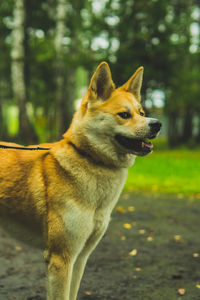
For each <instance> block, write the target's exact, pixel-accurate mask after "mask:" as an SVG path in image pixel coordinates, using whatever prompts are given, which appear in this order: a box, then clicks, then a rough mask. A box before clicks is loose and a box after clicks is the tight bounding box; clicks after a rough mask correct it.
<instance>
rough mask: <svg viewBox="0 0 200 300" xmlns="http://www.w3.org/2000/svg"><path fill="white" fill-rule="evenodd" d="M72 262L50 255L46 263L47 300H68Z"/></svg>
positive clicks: (64, 256)
mask: <svg viewBox="0 0 200 300" xmlns="http://www.w3.org/2000/svg"><path fill="white" fill-rule="evenodd" d="M72 269H73V261H72V260H71V259H70V257H69V256H67V255H59V254H57V253H52V254H51V256H50V258H49V261H48V263H47V300H70V297H69V294H70V284H71V278H72Z"/></svg>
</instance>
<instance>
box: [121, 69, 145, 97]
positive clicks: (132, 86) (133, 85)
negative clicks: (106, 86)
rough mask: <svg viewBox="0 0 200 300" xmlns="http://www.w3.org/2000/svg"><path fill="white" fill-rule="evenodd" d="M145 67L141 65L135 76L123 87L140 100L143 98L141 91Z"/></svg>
mask: <svg viewBox="0 0 200 300" xmlns="http://www.w3.org/2000/svg"><path fill="white" fill-rule="evenodd" d="M143 72H144V68H143V67H140V68H138V69H137V71H136V72H135V73H134V74H133V76H132V77H131V78H130V79H129V80H128V81H127V82H126V83H125V84H124V85H123V86H122V89H124V90H125V91H127V92H129V93H132V94H133V95H134V96H135V97H136V99H137V100H138V101H140V100H141V96H140V91H141V87H142V79H143Z"/></svg>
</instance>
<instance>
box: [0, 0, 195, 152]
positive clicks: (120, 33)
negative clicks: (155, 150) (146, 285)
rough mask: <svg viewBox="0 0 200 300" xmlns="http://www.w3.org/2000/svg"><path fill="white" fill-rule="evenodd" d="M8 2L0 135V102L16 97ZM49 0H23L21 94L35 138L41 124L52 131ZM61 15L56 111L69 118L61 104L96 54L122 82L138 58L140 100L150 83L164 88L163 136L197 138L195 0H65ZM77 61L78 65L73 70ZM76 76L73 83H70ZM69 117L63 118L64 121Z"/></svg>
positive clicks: (1, 7)
mask: <svg viewBox="0 0 200 300" xmlns="http://www.w3.org/2000/svg"><path fill="white" fill-rule="evenodd" d="M13 4H14V2H13V1H11V0H2V1H1V3H0V56H1V60H0V128H1V130H0V135H1V137H3V133H2V131H3V132H4V133H5V134H4V136H5V135H6V134H7V135H9V130H6V126H7V122H6V121H5V120H4V117H3V114H2V105H5V103H6V104H8V105H15V104H16V103H15V100H14V99H13V96H12V82H11V78H10V70H11V59H10V51H11V50H12V49H11V31H12V26H13V25H12V18H13V9H14V5H13ZM56 6H57V1H55V0H44V1H34V0H25V13H26V21H25V24H24V30H25V37H26V39H25V43H24V47H25V78H26V86H27V90H28V95H27V96H28V98H27V102H30V103H31V104H32V107H33V113H32V115H31V120H32V122H33V123H34V126H35V128H36V130H37V133H38V134H39V135H40V138H42V139H43V138H44V132H45V131H46V130H47V131H49V132H47V135H46V137H48V138H49V139H52V138H53V137H54V135H55V132H56V130H55V128H56V127H57V124H56V112H57V107H58V103H56V78H57V74H56V64H57V57H56V51H55V41H54V37H55V31H56ZM64 22H65V37H64V40H63V56H62V64H63V70H64V71H63V76H64V86H63V97H64V98H65V99H66V102H65V101H63V112H65V114H66V116H67V118H69V119H70V118H71V116H70V113H69V114H67V112H69V111H72V110H70V109H69V107H67V105H68V104H69V105H71V99H70V97H73V95H75V97H79V95H80V93H79V91H78V89H82V87H83V85H86V83H87V82H88V76H90V75H91V73H92V71H93V70H94V68H95V67H96V65H97V64H98V63H99V62H100V61H102V60H106V61H108V62H109V63H110V64H111V69H112V73H113V79H114V81H115V82H116V84H117V85H120V84H122V83H124V82H125V81H126V80H127V79H128V78H129V77H130V76H131V75H132V74H133V72H134V71H135V69H136V68H137V67H139V66H140V65H143V66H144V68H145V76H144V84H143V89H142V94H143V99H144V103H145V100H146V99H148V98H149V97H151V94H152V92H153V90H155V89H161V90H162V91H163V93H164V94H165V108H164V111H165V113H166V115H167V116H168V118H169V131H168V135H169V144H170V145H172V146H173V145H174V144H177V143H184V144H188V143H191V140H192V141H193V142H192V143H196V142H200V126H199V128H196V129H195V131H194V122H193V119H194V116H196V118H197V119H198V120H199V119H200V117H199V112H200V101H199V92H200V90H199V80H200V70H199V49H200V48H199V44H200V41H199V35H198V33H197V32H196V33H195V30H196V31H197V30H199V8H198V3H197V2H196V1H195V0H191V1H188V0H181V1H180V0H175V1H173V2H172V1H167V0H163V1H156V0H151V1H145V0H140V1H130V0H110V1H100V2H98V1H94V0H93V1H90V0H84V1H77V0H72V1H70V2H68V1H66V20H65V21H64ZM192 28H193V30H192ZM195 28H196V29H195ZM194 29H195V30H194ZM81 69H84V70H85V71H84V72H80V70H81ZM76 73H77V74H76ZM73 77H74V78H73ZM82 77H84V79H82ZM16 80H17V79H16ZM75 80H76V82H77V81H78V82H77V84H75V83H73V81H74V82H75ZM72 83H73V84H72ZM67 99H68V100H67ZM41 112H42V113H41ZM41 114H42V118H41ZM41 119H43V120H41ZM69 121H70V120H66V124H67V123H69ZM180 124H182V125H181V126H180ZM43 126H44V127H43ZM42 127H43V128H42ZM6 131H8V133H6ZM194 132H196V133H195V134H194Z"/></svg>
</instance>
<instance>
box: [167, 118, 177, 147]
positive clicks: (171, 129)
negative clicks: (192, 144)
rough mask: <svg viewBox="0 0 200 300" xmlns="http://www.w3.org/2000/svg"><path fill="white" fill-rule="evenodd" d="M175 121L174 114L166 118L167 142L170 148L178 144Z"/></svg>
mask: <svg viewBox="0 0 200 300" xmlns="http://www.w3.org/2000/svg"><path fill="white" fill-rule="evenodd" d="M177 121H178V119H177V115H176V113H171V114H170V115H169V116H168V141H169V145H170V147H171V148H173V147H175V146H177V145H178V143H179V135H178V124H177Z"/></svg>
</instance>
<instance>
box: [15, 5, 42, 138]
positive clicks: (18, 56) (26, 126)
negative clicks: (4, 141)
mask: <svg viewBox="0 0 200 300" xmlns="http://www.w3.org/2000/svg"><path fill="white" fill-rule="evenodd" d="M24 21H25V9H24V0H16V1H15V8H14V28H13V32H12V51H11V58H12V64H11V77H12V88H13V94H14V98H15V99H16V100H17V103H18V107H19V140H20V141H23V142H25V143H36V142H37V136H36V134H35V132H34V130H33V127H32V125H31V123H30V121H29V118H28V114H27V109H26V95H27V91H26V85H25V77H24V69H25V66H24V36H25V34H24V31H25V30H24Z"/></svg>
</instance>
